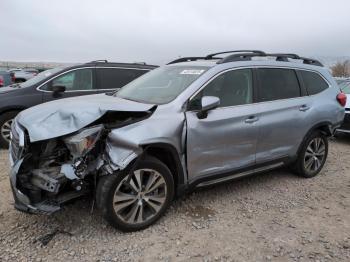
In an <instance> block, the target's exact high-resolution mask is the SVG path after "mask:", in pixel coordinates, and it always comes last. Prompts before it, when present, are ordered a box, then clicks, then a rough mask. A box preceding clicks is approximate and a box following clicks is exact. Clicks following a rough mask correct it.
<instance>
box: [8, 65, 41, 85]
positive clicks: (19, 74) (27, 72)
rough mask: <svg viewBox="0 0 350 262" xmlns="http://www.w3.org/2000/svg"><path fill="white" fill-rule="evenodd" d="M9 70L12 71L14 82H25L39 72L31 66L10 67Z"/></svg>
mask: <svg viewBox="0 0 350 262" xmlns="http://www.w3.org/2000/svg"><path fill="white" fill-rule="evenodd" d="M9 72H10V73H14V76H15V82H16V83H22V82H25V81H27V80H29V79H31V78H33V77H34V76H36V75H37V74H38V73H39V72H38V70H36V69H32V68H26V69H21V68H14V69H10V70H9Z"/></svg>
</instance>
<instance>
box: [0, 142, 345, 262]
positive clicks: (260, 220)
mask: <svg viewBox="0 0 350 262" xmlns="http://www.w3.org/2000/svg"><path fill="white" fill-rule="evenodd" d="M349 152H350V137H343V138H339V139H337V141H331V143H330V152H329V157H328V161H327V163H326V165H325V167H324V169H323V171H322V172H321V174H320V175H319V176H318V177H316V178H313V179H302V178H299V177H296V176H294V175H293V174H291V173H290V172H289V171H288V170H286V169H280V170H276V171H273V172H268V173H266V174H261V175H257V176H253V177H249V178H245V179H242V180H239V181H233V182H230V183H226V184H223V185H219V186H215V187H211V188H207V189H202V190H198V191H196V192H194V193H192V194H190V195H187V196H185V197H184V198H183V199H181V200H177V201H175V203H174V204H173V205H172V207H171V208H170V210H169V212H167V214H166V215H165V216H164V217H163V218H162V219H161V220H160V221H159V222H158V223H156V225H154V226H152V227H150V228H148V229H146V230H144V231H141V232H136V233H122V232H119V231H117V230H115V229H114V228H112V227H110V226H109V225H108V224H107V223H106V222H105V221H104V220H103V219H102V218H101V217H100V216H99V214H98V212H96V211H95V212H93V214H91V213H90V208H91V201H90V200H79V201H76V202H75V203H72V204H70V205H68V206H66V207H65V208H64V209H63V210H62V211H60V212H59V213H57V214H54V215H52V216H41V215H29V214H24V213H21V212H18V211H16V210H14V208H13V206H12V202H13V199H12V195H11V192H10V186H9V181H8V176H7V173H8V164H7V151H4V150H3V151H1V152H0V163H1V165H0V199H1V201H0V243H1V245H0V261H7V260H11V261H14V260H21V261H26V260H28V261H41V260H45V261H46V260H48V261H51V260H56V261H66V260H72V261H81V260H84V261H97V260H99V261H154V260H156V261H158V260H160V261H270V260H271V261H350V170H349V167H350V154H349ZM56 230H59V233H57V234H55V235H54V234H53V238H52V240H51V241H50V242H49V243H48V244H47V245H43V244H42V241H40V240H42V238H43V237H48V234H50V233H53V232H54V231H56Z"/></svg>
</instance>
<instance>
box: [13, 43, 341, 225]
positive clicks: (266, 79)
mask: <svg viewBox="0 0 350 262" xmlns="http://www.w3.org/2000/svg"><path fill="white" fill-rule="evenodd" d="M297 60H299V61H297ZM345 102H346V96H345V95H344V94H343V93H341V92H340V90H339V88H338V86H337V84H336V83H335V81H334V80H333V78H332V77H331V75H330V74H329V72H328V71H327V70H326V69H325V68H323V67H322V65H321V64H320V63H319V62H318V61H316V60H313V59H308V58H302V57H299V56H297V55H294V54H266V53H264V52H262V51H247V50H246V51H233V52H222V53H216V54H211V55H208V56H205V57H187V58H181V59H178V60H175V61H173V62H171V63H169V64H168V65H166V66H163V67H160V68H158V69H156V70H154V71H151V72H150V73H147V74H145V75H144V76H142V77H141V78H138V79H136V80H134V81H133V82H131V83H129V84H128V85H126V86H125V87H123V88H122V89H121V90H120V91H119V92H117V93H114V94H111V93H110V94H99V95H91V96H85V97H76V98H69V99H63V100H58V101H53V102H49V103H45V104H41V105H39V106H36V107H32V108H30V109H27V110H25V111H22V112H21V113H20V114H19V115H18V116H17V117H16V119H15V121H14V123H13V125H12V142H11V146H10V161H11V166H12V169H11V174H10V177H11V179H10V180H11V185H12V190H13V193H14V198H15V207H16V208H17V209H19V210H22V211H27V212H34V213H37V212H40V213H52V212H55V211H57V210H59V209H60V207H61V205H62V204H63V203H64V202H67V201H69V200H71V199H74V198H77V197H80V196H83V195H93V196H94V197H95V199H96V203H97V206H98V207H99V209H100V210H101V212H102V214H103V216H104V217H105V218H106V219H107V220H108V221H109V222H110V224H111V225H113V226H115V227H116V228H118V229H121V230H124V231H134V230H140V229H143V228H146V227H148V226H149V225H151V224H152V223H154V222H155V221H156V220H157V219H159V217H160V216H161V215H162V214H163V213H164V212H165V211H166V209H167V208H168V207H169V205H170V204H171V201H172V200H173V198H174V197H175V196H179V195H181V194H184V193H185V192H188V191H189V190H191V189H194V188H196V187H202V186H207V185H210V184H214V183H219V182H223V181H227V180H230V179H235V178H238V177H242V176H246V175H250V174H253V173H257V172H261V171H266V170H270V169H273V168H277V167H280V166H283V165H291V167H292V168H293V170H295V172H296V173H297V174H299V175H301V176H303V177H313V176H315V175H317V174H318V173H319V172H320V170H321V169H322V167H323V165H324V163H325V161H326V158H327V152H328V142H327V137H328V136H331V135H332V134H333V132H334V130H335V129H336V128H337V127H339V126H340V124H341V122H342V121H343V118H344V105H345Z"/></svg>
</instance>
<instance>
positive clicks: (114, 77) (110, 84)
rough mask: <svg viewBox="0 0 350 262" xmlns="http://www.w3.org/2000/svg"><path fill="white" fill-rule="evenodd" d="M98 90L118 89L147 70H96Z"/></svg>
mask: <svg viewBox="0 0 350 262" xmlns="http://www.w3.org/2000/svg"><path fill="white" fill-rule="evenodd" d="M96 70H97V78H98V88H99V89H119V88H121V87H123V86H125V85H126V84H128V83H130V82H131V81H132V80H134V79H136V78H138V77H139V76H141V75H143V74H145V73H147V72H148V71H149V70H140V69H122V68H97V69H96Z"/></svg>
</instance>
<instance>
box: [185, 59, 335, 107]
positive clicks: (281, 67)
mask: <svg viewBox="0 0 350 262" xmlns="http://www.w3.org/2000/svg"><path fill="white" fill-rule="evenodd" d="M259 68H271V69H291V70H300V71H308V72H313V73H316V74H318V75H319V76H321V77H322V79H323V80H324V81H325V82H326V83H327V84H328V88H330V87H331V86H332V85H331V84H330V83H329V81H328V80H327V79H326V78H325V77H324V76H323V75H322V74H321V73H320V72H318V71H316V70H312V69H304V68H298V67H284V66H269V65H259V66H242V67H235V68H229V69H225V70H223V71H221V72H218V73H217V74H215V75H214V76H212V77H211V78H210V79H209V80H208V81H206V82H205V83H204V84H203V85H202V86H201V87H200V88H199V89H198V90H197V91H196V92H195V93H193V94H192V95H191V96H190V98H189V99H188V100H187V101H188V102H187V103H190V102H191V101H192V99H193V98H194V97H195V96H196V95H197V94H198V93H200V92H201V91H202V90H203V89H204V88H205V87H206V86H207V85H209V84H210V83H211V82H212V81H214V80H215V79H216V78H217V77H219V76H220V75H222V74H224V73H226V72H229V71H233V70H240V69H251V70H253V69H259ZM299 84H300V83H299ZM328 88H327V89H328ZM315 95H317V94H314V95H305V96H299V97H292V98H283V99H277V100H271V101H263V102H255V103H247V104H243V105H233V106H225V107H218V108H215V110H217V109H225V108H232V107H238V106H246V105H256V104H262V103H272V102H276V101H284V100H291V99H293V100H294V99H301V98H303V97H306V96H308V97H312V96H315ZM197 111H198V110H188V111H187V112H197Z"/></svg>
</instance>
